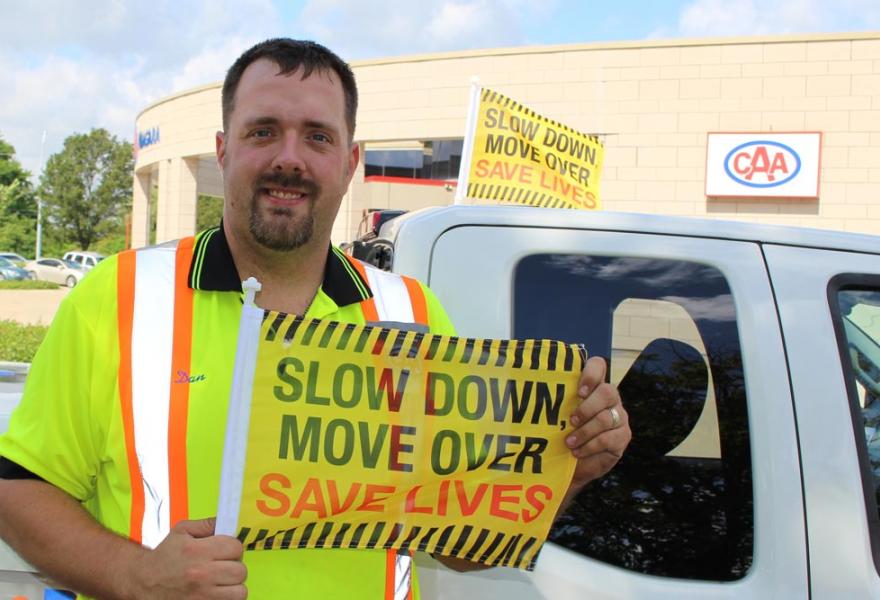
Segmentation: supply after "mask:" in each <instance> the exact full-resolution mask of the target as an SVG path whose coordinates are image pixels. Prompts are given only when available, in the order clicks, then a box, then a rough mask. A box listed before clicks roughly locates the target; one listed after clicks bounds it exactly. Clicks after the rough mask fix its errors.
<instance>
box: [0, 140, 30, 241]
mask: <svg viewBox="0 0 880 600" xmlns="http://www.w3.org/2000/svg"><path fill="white" fill-rule="evenodd" d="M29 178H30V173H29V172H28V171H26V170H25V169H24V167H22V166H21V163H19V162H18V161H17V160H16V159H15V148H14V147H13V146H12V144H10V143H8V142H6V141H5V140H4V139H3V138H2V137H0V250H5V251H8V252H17V253H18V254H22V255H25V256H28V255H30V254H33V251H34V240H35V239H36V233H35V228H36V223H37V205H36V202H35V200H34V190H33V186H32V185H31V182H30V179H29Z"/></svg>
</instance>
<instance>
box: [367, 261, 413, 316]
mask: <svg viewBox="0 0 880 600" xmlns="http://www.w3.org/2000/svg"><path fill="white" fill-rule="evenodd" d="M365 267H366V269H365V271H366V273H367V283H369V284H370V291H371V292H373V300H374V301H375V303H376V312H377V313H378V315H379V320H380V321H401V322H403V323H412V322H413V321H415V317H413V310H412V301H411V300H410V298H409V291H408V290H407V289H406V284H405V283H404V282H403V278H401V277H400V275H396V274H394V273H389V272H388V271H383V270H381V269H377V268H376V267H374V266H372V265H365Z"/></svg>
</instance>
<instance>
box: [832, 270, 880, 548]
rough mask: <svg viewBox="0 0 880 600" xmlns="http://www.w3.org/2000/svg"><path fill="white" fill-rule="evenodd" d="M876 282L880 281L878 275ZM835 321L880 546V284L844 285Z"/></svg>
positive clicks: (875, 540)
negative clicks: (871, 285)
mask: <svg viewBox="0 0 880 600" xmlns="http://www.w3.org/2000/svg"><path fill="white" fill-rule="evenodd" d="M874 279H875V282H876V278H874ZM836 301H837V308H838V309H839V310H838V311H836V314H835V325H836V326H837V330H838V334H839V336H838V339H840V341H841V354H842V356H843V359H844V360H843V364H844V373H845V374H846V376H847V378H848V381H847V387H848V389H849V391H850V396H851V400H852V406H853V415H854V422H855V426H856V436H857V439H859V438H862V439H864V440H865V445H864V446H862V447H860V453H861V455H862V456H861V457H860V458H861V459H862V462H863V481H864V485H865V501H866V504H867V510H868V515H873V517H872V518H869V521H870V524H871V527H872V529H873V531H872V537H873V543H874V546H875V548H874V552H875V557H876V556H877V554H878V551H880V549H878V548H877V546H878V542H880V539H878V538H880V531H878V521H880V512H878V504H880V287H874V289H869V288H866V287H844V288H842V289H840V290H839V291H838V292H837V294H836Z"/></svg>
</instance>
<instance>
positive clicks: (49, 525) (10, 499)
mask: <svg viewBox="0 0 880 600" xmlns="http://www.w3.org/2000/svg"><path fill="white" fill-rule="evenodd" d="M0 537H2V538H3V539H4V541H6V543H7V544H9V545H10V546H11V547H12V548H13V549H14V550H15V551H16V552H18V553H19V554H20V555H21V557H22V558H24V559H25V560H27V561H28V562H29V563H31V564H32V565H34V566H35V567H36V568H37V569H38V570H39V571H40V572H41V573H43V574H45V575H46V576H48V577H49V578H51V579H52V580H53V581H55V582H57V583H58V584H59V585H61V586H63V587H67V588H70V589H72V590H75V591H77V592H79V593H82V594H86V595H88V596H93V597H97V598H102V599H104V598H106V599H117V598H118V599H120V600H125V599H127V598H129V597H131V593H130V590H129V586H130V584H131V577H130V570H131V567H132V566H133V565H136V564H137V562H138V561H140V559H142V558H143V556H144V554H145V553H147V552H149V551H148V550H147V549H145V548H143V547H142V546H140V545H137V544H134V543H132V542H130V541H129V540H126V539H125V538H123V537H121V536H119V535H116V534H115V533H113V532H111V531H109V530H107V529H105V528H104V527H102V526H101V525H100V524H99V523H98V522H96V521H95V520H94V519H93V518H92V516H91V515H90V514H89V513H88V512H86V511H85V509H83V508H82V506H80V504H79V503H78V502H77V501H76V500H74V499H73V498H71V497H70V496H69V495H67V494H66V493H65V492H63V491H62V490H60V489H58V488H56V487H55V486H53V485H51V484H48V483H46V482H43V481H37V480H4V479H0Z"/></svg>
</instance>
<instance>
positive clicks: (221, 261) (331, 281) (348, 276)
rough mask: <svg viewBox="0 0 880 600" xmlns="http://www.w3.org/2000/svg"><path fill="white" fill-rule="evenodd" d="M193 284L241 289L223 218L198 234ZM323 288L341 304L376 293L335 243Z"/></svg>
mask: <svg viewBox="0 0 880 600" xmlns="http://www.w3.org/2000/svg"><path fill="white" fill-rule="evenodd" d="M189 287H190V288H192V289H194V290H205V291H212V292H239V293H241V279H240V278H239V276H238V270H236V268H235V262H234V261H233V260H232V252H231V251H230V250H229V243H228V242H227V241H226V235H225V233H224V232H223V223H222V222H221V224H220V226H219V227H214V228H212V229H207V230H205V231H202V232H201V233H199V234H198V235H196V241H195V244H194V246H193V257H192V262H191V263H190V267H189ZM321 289H323V290H324V293H325V294H327V295H328V296H329V297H330V299H331V300H333V301H334V302H335V303H336V305H337V306H345V305H347V304H354V303H356V302H361V301H363V300H366V299H367V298H370V297H371V296H372V295H373V294H372V292H371V291H370V286H369V285H368V284H367V282H366V281H364V279H363V278H362V277H361V276H360V274H359V273H358V272H357V271H356V270H355V268H354V267H353V266H352V264H351V262H350V260H349V259H348V258H347V257H346V256H345V255H343V254H342V252H341V251H340V250H338V249H337V248H334V247H333V246H330V247H329V248H328V250H327V262H326V264H325V266H324V281H323V282H322V283H321Z"/></svg>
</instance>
